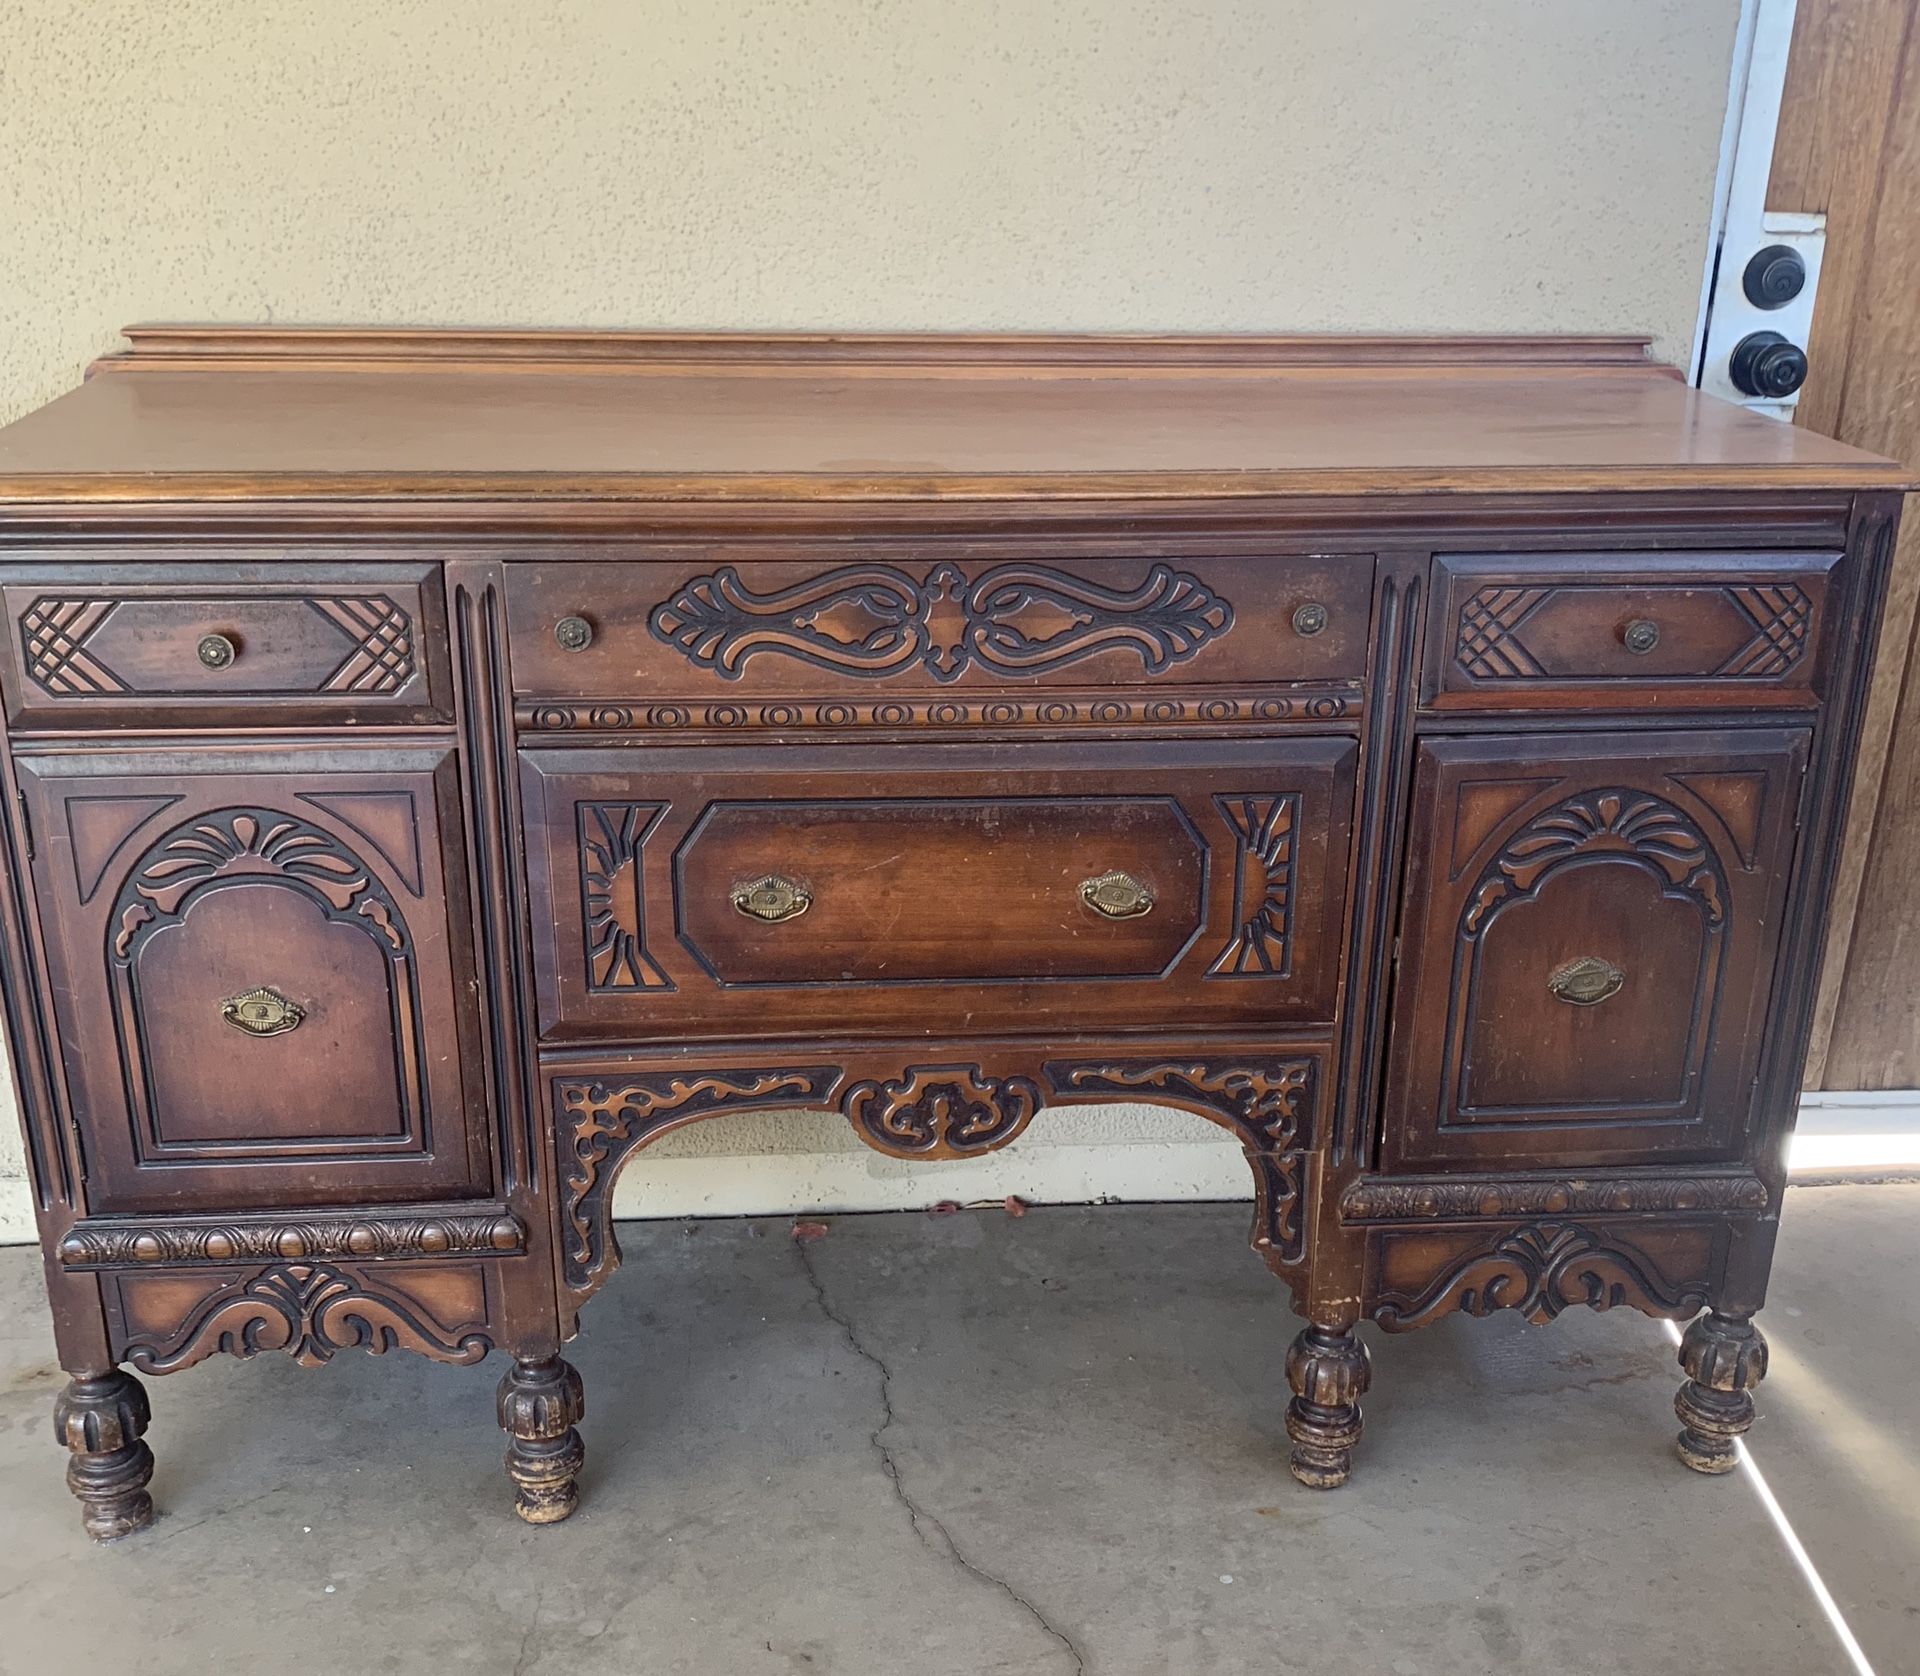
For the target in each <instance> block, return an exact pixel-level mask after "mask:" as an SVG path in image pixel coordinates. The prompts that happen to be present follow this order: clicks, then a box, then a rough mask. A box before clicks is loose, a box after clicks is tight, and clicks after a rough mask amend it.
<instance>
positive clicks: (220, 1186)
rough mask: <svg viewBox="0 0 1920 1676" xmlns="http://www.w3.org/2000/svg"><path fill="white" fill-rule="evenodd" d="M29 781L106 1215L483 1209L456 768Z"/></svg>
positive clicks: (71, 1077)
mask: <svg viewBox="0 0 1920 1676" xmlns="http://www.w3.org/2000/svg"><path fill="white" fill-rule="evenodd" d="M20 766H21V781H22V784H23V786H24V788H25V791H26V795H27V798H28V812H29V820H30V822H31V825H32V829H33V832H34V834H35V839H36V859H35V862H34V871H35V881H36V884H37V887H38V893H39V897H40V901H41V904H42V907H41V912H42V914H43V916H44V920H45V924H46V930H47V944H48V958H49V961H50V963H51V965H52V967H53V969H54V980H55V981H54V994H55V998H56V1000H55V1007H56V1012H57V1014H58V1025H59V1029H60V1034H61V1040H62V1043H63V1047H64V1057H65V1061H66V1066H67V1077H68V1085H69V1089H70V1092H71V1094H72V1098H73V1101H74V1107H75V1112H76V1116H77V1119H78V1122H79V1127H80V1132H81V1139H82V1144H83V1147H84V1150H85V1154H86V1161H87V1196H88V1205H89V1208H90V1209H91V1210H93V1211H94V1212H96V1213H97V1212H102V1211H131V1210H147V1211H163V1210H174V1209H183V1210H184V1209H194V1208H199V1207H202V1206H208V1205H216V1204H217V1205H233V1206H237V1205H245V1204H250V1203H252V1204H271V1205H302V1204H318V1203H328V1202H343V1201H351V1200H360V1199H372V1200H405V1199H411V1198H433V1197H446V1196H452V1195H459V1194H462V1193H470V1192H484V1191H485V1190H486V1189H487V1186H488V1183H489V1181H490V1169H489V1156H488V1148H487V1131H486V1125H485V1122H484V1106H483V1097H482V1095H481V1093H480V1091H479V1089H478V1087H477V1086H470V1085H469V1083H468V1081H467V1078H468V1076H469V1074H470V1068H471V1067H473V1066H475V1065H477V1064H478V1057H477V1055H476V1053H475V1052H474V1051H473V1046H472V1041H471V1034H472V1028H473V1025H472V1019H471V1016H470V1010H469V1007H468V1005H467V1004H466V1003H465V1002H464V1001H463V999H462V996H463V995H464V994H465V993H466V992H467V991H468V988H469V985H468V984H467V981H466V979H467V975H468V974H469V973H470V972H471V958H470V952H469V950H468V947H467V938H466V934H465V930H464V919H463V917H461V916H456V915H450V914H449V911H448V905H449V901H452V902H462V901H464V893H463V891H462V890H461V888H460V880H461V877H462V873H461V869H460V865H459V861H458V855H457V852H455V851H452V850H450V849H449V848H448V847H447V846H448V844H449V843H450V842H451V841H452V840H454V839H455V838H456V837H457V834H458V831H459V817H458V803H457V795H456V791H455V782H454V779H453V774H452V768H453V759H452V755H451V753H449V752H446V751H439V750H433V751H414V752H398V751H388V752H377V753H376V752H373V751H366V750H350V749H342V750H311V751H287V752H270V751H259V752H237V751H236V752H220V753H213V752H209V753H201V754H199V755H197V756H192V757H189V756H186V755H183V754H181V753H180V752H178V751H171V752H170V751H165V750H154V751H128V752H121V753H115V754H113V755H95V754H84V755H72V756H38V757H29V758H25V759H23V760H22V762H21V765H20Z"/></svg>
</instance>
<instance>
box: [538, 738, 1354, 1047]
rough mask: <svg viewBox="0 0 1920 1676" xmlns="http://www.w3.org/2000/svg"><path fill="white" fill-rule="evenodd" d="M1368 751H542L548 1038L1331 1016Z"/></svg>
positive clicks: (1335, 743) (1326, 746) (1205, 746)
mask: <svg viewBox="0 0 1920 1676" xmlns="http://www.w3.org/2000/svg"><path fill="white" fill-rule="evenodd" d="M1356 752H1357V747H1356V746H1355V744H1354V742H1353V741H1352V740H1350V739H1318V738H1315V739H1294V740H1262V741H1246V742H1240V741H1235V742H1227V741H1218V742H1214V741H1199V742H1195V741H1189V742H1181V743H1165V742H1160V743H1144V742H1141V743H1128V744H1109V745H1102V746H1100V747H1099V748H1098V749H1097V750H1090V749H1088V748H1087V747H1084V746H1080V747H1070V746H1062V745H1051V744H1049V745H1024V746H1000V747H988V746H963V745H947V746H939V747H934V748H926V747H911V746H881V747H872V746H869V747H861V748H847V747H819V748H794V749H788V750H778V751H769V752H766V753H760V754H756V756H755V757H754V759H753V760H751V761H749V762H743V761H742V760H741V756H742V753H740V752H738V751H725V750H712V751H708V750H697V749H686V748H680V749H672V750H659V751H652V750H644V749H605V750H534V751H527V752H525V753H523V756H522V781H523V787H524V795H525V809H526V820H527V826H528V867H529V873H530V878H531V885H532V894H533V910H534V912H533V925H534V934H535V937H536V939H537V940H539V941H540V943H541V944H542V945H543V946H542V947H540V948H539V949H538V950H537V953H538V956H539V958H538V959H537V960H536V962H535V967H536V971H537V972H538V974H539V984H540V997H539V998H540V1023H541V1029H542V1032H543V1034H544V1035H545V1036H546V1037H547V1039H548V1040H550V1041H559V1042H565V1041H606V1040H620V1041H636V1042H637V1041H645V1040H651V1039H665V1040H684V1039H686V1038H687V1037H689V1036H702V1035H710V1036H725V1037H729V1038H733V1039H742V1038H751V1037H758V1036H768V1035H780V1034H783V1033H789V1034H790V1033H793V1032H795V1031H801V1030H804V1031H808V1032H813V1033H818V1032H820V1031H822V1030H826V1029H836V1028H837V1029H845V1030H848V1031H861V1032H872V1031H888V1032H894V1033H906V1034H914V1033H918V1032H922V1031H931V1032H934V1033H938V1034H942V1035H951V1034H953V1033H955V1032H956V1031H967V1032H972V1031H976V1030H1015V1031H1024V1030H1035V1031H1039V1030H1051V1029H1058V1028H1062V1027H1065V1028H1077V1027H1078V1026H1079V1025H1080V1024H1083V1023H1084V1022H1085V1021H1086V1020H1087V1019H1088V1018H1089V1017H1092V1016H1095V1013H1094V1009H1098V1013H1097V1016H1098V1017H1099V1019H1100V1020H1101V1021H1102V1024H1103V1026H1107V1027H1112V1026H1119V1027H1122V1028H1125V1027H1133V1026H1138V1027H1145V1026H1154V1027H1165V1026H1167V1025H1170V1024H1176V1023H1179V1024H1189V1025H1195V1026H1205V1025H1208V1024H1220V1025H1246V1024H1249V1023H1264V1022H1276V1023H1279V1022H1284V1023H1301V1022H1324V1021H1326V1020H1328V1019H1330V1018H1331V1017H1332V1015H1333V1007H1334V999H1335V990H1336V985H1337V980H1338V955H1337V950H1338V942H1339V930H1340V922H1341V912H1342V908H1343V904H1344V880H1345V870H1346V863H1347V844H1348V830H1349V824H1350V821H1351V813H1352V803H1353V773H1354V761H1355V756H1356ZM829 989H830V990H833V991H835V993H834V994H833V995H832V996H831V997H829V996H826V995H823V994H822V991H823V990H829Z"/></svg>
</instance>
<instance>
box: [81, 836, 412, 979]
mask: <svg viewBox="0 0 1920 1676" xmlns="http://www.w3.org/2000/svg"><path fill="white" fill-rule="evenodd" d="M246 875H259V876H265V877H270V878H278V879H283V880H286V881H289V882H291V883H294V884H297V885H300V886H302V887H304V888H305V889H306V890H308V891H310V892H312V893H313V894H314V895H315V896H317V897H319V898H320V899H321V900H322V901H323V902H324V903H326V905H327V906H328V907H329V908H330V909H331V910H332V911H333V913H334V914H335V915H336V916H341V917H358V918H359V919H361V920H363V921H364V922H365V924H364V925H363V927H362V929H363V930H365V931H367V933H368V934H369V935H370V936H372V937H373V938H374V939H375V940H376V941H379V942H384V943H386V944H387V945H388V947H389V948H391V949H393V950H394V951H395V952H396V953H402V952H404V951H405V949H406V946H407V940H406V921H405V920H404V919H403V918H402V917H401V914H400V910H399V909H398V908H397V907H396V906H395V905H394V902H393V900H392V898H391V897H389V896H388V895H387V893H386V890H385V888H384V887H383V886H382V885H381V884H380V883H379V881H378V880H376V879H375V878H374V877H373V875H372V874H371V873H370V872H369V871H368V870H367V868H366V867H365V866H364V865H363V864H362V863H361V861H360V860H359V858H358V857H356V856H355V855H353V854H352V853H351V852H350V851H348V850H347V849H346V847H345V846H344V845H342V844H341V842H340V841H339V840H338V839H337V838H335V837H334V836H333V835H332V834H331V833H330V832H326V831H323V830H322V829H321V828H319V827H317V826H314V825H312V824H311V823H310V822H307V821H304V820H301V819H299V818H298V817H297V816H294V815H285V814H281V813H279V812H278V811H275V810H268V809H217V810H214V811H212V812H211V813H208V814H205V815H200V816H196V817H195V818H194V819H193V820H190V821H187V822H184V823H183V824H181V825H180V826H177V827H175V828H174V829H173V831H171V832H169V833H168V834H167V835H166V836H165V837H164V838H162V839H161V840H160V841H159V842H158V843H157V844H155V845H154V846H153V848H151V849H150V850H148V851H147V853H146V854H145V855H144V856H142V857H141V858H140V863H139V865H138V866H137V867H136V868H135V869H134V871H133V873H132V875H131V876H130V877H129V878H128V880H127V882H126V884H125V885H124V886H123V887H122V889H121V892H120V898H119V900H118V901H117V902H116V903H115V904H114V909H113V921H112V923H113V925H114V926H115V927H116V930H115V933H114V939H113V954H114V958H115V960H116V961H118V962H120V963H121V964H122V965H125V964H128V963H129V962H131V960H132V958H133V953H134V950H135V948H136V946H137V945H138V944H139V942H141V941H142V940H143V939H144V938H145V937H147V936H150V935H151V934H152V932H153V931H154V930H156V929H157V928H158V926H159V925H160V924H162V923H163V922H165V921H167V920H170V919H174V918H177V917H178V915H179V914H180V912H181V910H182V909H183V908H184V907H185V905H186V901H187V898H188V897H190V896H191V895H192V894H193V893H194V892H195V891H197V890H199V889H200V888H201V887H202V886H205V885H209V884H212V883H214V882H215V881H217V880H221V879H228V878H235V877H241V876H246Z"/></svg>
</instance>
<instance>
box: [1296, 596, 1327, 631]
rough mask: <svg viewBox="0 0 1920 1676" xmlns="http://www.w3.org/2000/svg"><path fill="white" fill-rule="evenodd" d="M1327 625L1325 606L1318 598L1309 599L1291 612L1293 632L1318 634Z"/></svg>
mask: <svg viewBox="0 0 1920 1676" xmlns="http://www.w3.org/2000/svg"><path fill="white" fill-rule="evenodd" d="M1326 626H1327V608H1326V607H1325V606H1324V605H1322V604H1321V603H1320V602H1319V601H1318V600H1309V601H1308V602H1307V603H1306V604H1305V605H1303V606H1301V607H1300V609H1299V610H1298V611H1296V612H1294V614H1293V632H1294V633H1295V634H1307V635H1313V634H1318V633H1319V632H1320V631H1321V630H1322V629H1323V628H1325V627H1326Z"/></svg>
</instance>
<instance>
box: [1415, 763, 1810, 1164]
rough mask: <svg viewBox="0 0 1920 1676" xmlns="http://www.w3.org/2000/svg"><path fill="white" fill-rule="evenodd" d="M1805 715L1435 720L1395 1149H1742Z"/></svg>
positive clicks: (1450, 1153)
mask: <svg viewBox="0 0 1920 1676" xmlns="http://www.w3.org/2000/svg"><path fill="white" fill-rule="evenodd" d="M1807 739H1808V735H1807V733H1806V731H1805V730H1804V729H1764V730H1751V731H1734V730H1726V731H1721V732H1714V733H1652V734H1626V733H1621V734H1607V735H1584V736H1567V735H1552V734H1536V735H1525V736H1500V737H1492V736H1482V737H1477V738H1465V739H1429V740H1426V741H1424V742H1423V743H1422V744H1421V746H1420V747H1419V752H1418V757H1417V763H1416V771H1415V773H1416V778H1415V795H1414V817H1413V818H1414V839H1413V842H1412V845H1411V853H1412V855H1413V857H1414V862H1413V868H1412V877H1411V879H1410V881H1409V890H1408V897H1407V903H1406V909H1405V917H1404V920H1403V925H1402V932H1401V956H1400V971H1399V981H1398V985H1397V987H1396V991H1395V997H1394V1003H1393V1005H1394V1023H1393V1041H1392V1050H1391V1061H1390V1065H1389V1070H1388V1088H1387V1110H1386V1155H1387V1156H1386V1161H1387V1165H1388V1167H1389V1168H1427V1167H1434V1166H1449V1165H1451V1166H1472V1165H1488V1166H1494V1167H1503V1168H1504V1167H1513V1166H1520V1167H1527V1166H1537V1167H1541V1168H1557V1167H1561V1166H1568V1165H1583V1164H1596V1163H1609V1162H1625V1161H1628V1160H1631V1159H1635V1158H1643V1157H1645V1156H1648V1155H1653V1154H1667V1155H1682V1156H1685V1157H1688V1158H1696V1159H1705V1158H1711V1157H1716V1156H1731V1155H1733V1154H1735V1153H1737V1152H1738V1150H1739V1148H1740V1146H1741V1143H1742V1138H1743V1135H1744V1133H1745V1127H1746V1122H1747V1111H1748V1106H1749V1104H1750V1102H1751V1094H1752V1087H1751V1085H1752V1081H1753V1076H1754V1070H1755V1066H1754V1060H1755V1057H1756V1056H1757V1053H1758V1050H1759V1045H1760V1039H1761V1027H1762V1023H1763V1020H1764V1016H1765V1011H1766V1004H1767V998H1768V995H1769V993H1770V991H1771V988H1772V982H1773V962H1774V952H1775V943H1776V940H1777V934H1778V925H1779V919H1780V905H1781V902H1782V899H1783V897H1784V895H1785V892H1786V883H1787V876H1788V872H1789V868H1790V863H1791V861H1792V855H1793V836H1794V830H1795V815H1796V804H1797V801H1798V794H1799V788H1800V778H1801V773H1802V769H1803V766H1804V761H1805V755H1806V745H1807Z"/></svg>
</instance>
